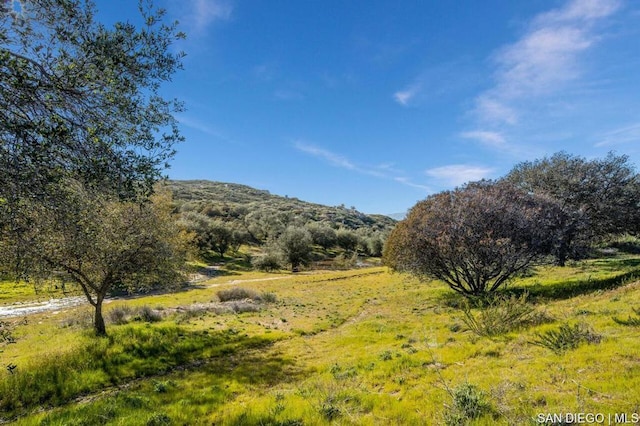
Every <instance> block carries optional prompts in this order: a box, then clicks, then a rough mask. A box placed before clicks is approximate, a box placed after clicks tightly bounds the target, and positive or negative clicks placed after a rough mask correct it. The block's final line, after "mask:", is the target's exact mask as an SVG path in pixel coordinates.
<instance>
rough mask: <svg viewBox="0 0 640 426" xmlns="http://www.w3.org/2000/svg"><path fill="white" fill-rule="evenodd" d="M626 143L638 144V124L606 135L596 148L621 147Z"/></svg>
mask: <svg viewBox="0 0 640 426" xmlns="http://www.w3.org/2000/svg"><path fill="white" fill-rule="evenodd" d="M628 143H638V144H640V123H635V124H632V125H629V126H625V127H621V128H619V129H615V130H612V131H610V132H608V133H606V134H605V135H604V136H603V137H602V140H601V141H600V142H598V143H596V144H595V146H596V147H603V146H611V145H622V144H628Z"/></svg>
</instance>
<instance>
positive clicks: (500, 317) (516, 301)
mask: <svg viewBox="0 0 640 426" xmlns="http://www.w3.org/2000/svg"><path fill="white" fill-rule="evenodd" d="M527 297H528V294H527V293H523V294H522V295H521V296H520V297H516V296H515V295H512V296H511V297H507V296H498V297H495V298H492V299H489V301H488V302H486V306H484V307H483V308H482V309H481V311H480V313H478V314H477V315H474V314H473V313H472V312H471V307H470V305H469V303H468V302H467V303H465V304H464V305H463V312H464V317H463V318H462V321H463V322H464V324H465V325H466V326H467V329H468V330H469V331H472V332H473V333H475V334H477V335H478V336H483V337H493V336H498V335H500V334H503V333H508V332H509V331H513V330H517V329H519V328H522V327H525V326H528V325H537V324H541V323H543V322H546V321H548V318H547V317H546V315H544V314H542V313H538V312H536V310H535V308H534V307H533V306H531V305H530V304H529V303H527Z"/></svg>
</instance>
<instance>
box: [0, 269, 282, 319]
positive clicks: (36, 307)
mask: <svg viewBox="0 0 640 426" xmlns="http://www.w3.org/2000/svg"><path fill="white" fill-rule="evenodd" d="M213 270H214V269H213V268H211V271H213ZM208 272H209V271H208ZM214 275H215V274H211V275H209V274H200V275H199V276H197V277H193V278H192V279H191V280H189V282H190V283H198V282H201V281H204V280H207V279H210V278H211V277H212V276H214ZM287 278H291V276H288V275H284V276H280V277H269V278H254V279H247V280H233V281H228V282H223V283H215V284H208V285H207V284H205V285H204V286H205V287H207V288H210V287H220V286H223V285H238V284H243V283H253V282H261V281H273V280H281V279H287ZM119 299H122V298H121V297H114V298H110V299H106V300H105V303H109V302H111V301H113V300H119ZM85 303H87V299H86V298H85V297H84V296H73V297H62V298H60V299H50V300H48V301H42V302H18V303H13V304H11V305H5V306H0V318H16V317H24V316H28V315H33V314H39V313H43V312H55V311H62V310H66V309H69V308H73V307H76V306H79V305H83V304H85Z"/></svg>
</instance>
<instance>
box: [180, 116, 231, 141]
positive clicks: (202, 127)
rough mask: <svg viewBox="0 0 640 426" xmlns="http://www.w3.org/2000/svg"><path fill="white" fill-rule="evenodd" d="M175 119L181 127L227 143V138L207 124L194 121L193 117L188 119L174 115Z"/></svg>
mask: <svg viewBox="0 0 640 426" xmlns="http://www.w3.org/2000/svg"><path fill="white" fill-rule="evenodd" d="M176 119H177V120H178V121H179V122H180V124H182V125H183V126H186V127H189V128H191V129H194V130H197V131H199V132H202V133H204V134H206V135H209V136H212V137H214V138H216V139H222V140H225V141H229V138H227V137H226V136H225V135H224V134H222V133H221V132H220V131H218V130H216V129H214V128H213V127H211V126H210V125H208V124H205V123H203V122H201V121H200V120H198V119H195V118H193V117H188V116H186V115H183V114H179V115H176Z"/></svg>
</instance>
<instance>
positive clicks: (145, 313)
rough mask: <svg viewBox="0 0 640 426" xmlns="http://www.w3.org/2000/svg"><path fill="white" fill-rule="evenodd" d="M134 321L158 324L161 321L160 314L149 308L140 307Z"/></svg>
mask: <svg viewBox="0 0 640 426" xmlns="http://www.w3.org/2000/svg"><path fill="white" fill-rule="evenodd" d="M135 319H136V321H144V322H158V321H161V320H162V314H161V313H160V312H158V311H156V310H153V309H151V308H150V307H149V306H142V307H141V308H139V309H138V314H137V315H136V317H135Z"/></svg>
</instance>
